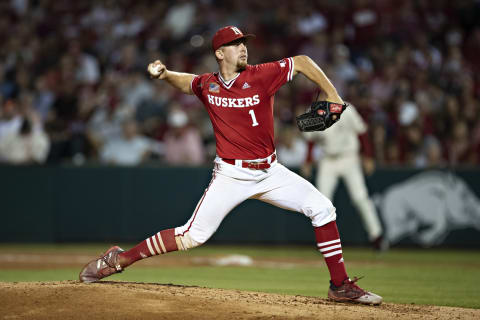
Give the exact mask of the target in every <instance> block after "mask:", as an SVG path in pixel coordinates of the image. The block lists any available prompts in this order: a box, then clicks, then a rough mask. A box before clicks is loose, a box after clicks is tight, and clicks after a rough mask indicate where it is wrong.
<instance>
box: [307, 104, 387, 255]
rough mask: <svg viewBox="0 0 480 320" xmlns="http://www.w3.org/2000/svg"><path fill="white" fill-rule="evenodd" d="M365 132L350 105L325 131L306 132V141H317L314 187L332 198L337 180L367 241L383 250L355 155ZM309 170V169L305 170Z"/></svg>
mask: <svg viewBox="0 0 480 320" xmlns="http://www.w3.org/2000/svg"><path fill="white" fill-rule="evenodd" d="M366 131H367V125H366V123H365V122H364V121H363V119H362V117H361V116H360V115H359V114H358V112H357V110H356V109H355V107H354V106H353V105H351V104H350V105H349V107H348V108H347V109H346V110H345V111H344V112H343V114H342V116H341V118H340V120H339V121H338V122H337V123H336V124H335V125H333V126H331V127H330V128H329V129H328V130H325V131H317V132H306V133H305V136H306V138H307V139H309V140H311V141H314V142H318V143H319V144H320V146H321V150H322V156H321V157H320V158H319V159H318V170H317V176H316V185H317V187H318V189H319V190H320V192H321V193H323V195H325V196H326V197H327V198H329V199H333V195H334V191H335V189H336V187H337V184H338V182H339V180H340V179H343V181H344V182H345V184H346V186H347V190H348V193H349V195H350V198H351V199H352V201H353V203H354V205H355V207H356V208H357V210H358V212H359V213H360V216H361V218H362V221H363V224H364V226H365V229H366V230H367V233H368V238H369V240H370V242H371V243H372V244H373V245H374V246H376V247H377V249H386V247H387V244H386V242H385V240H383V238H382V233H383V231H382V225H381V223H380V220H379V218H378V214H377V211H376V209H375V206H374V204H373V202H372V200H371V199H370V198H369V196H368V190H367V186H366V184H365V178H364V175H363V171H362V159H361V157H360V155H359V152H360V143H359V138H358V136H359V135H362V134H364V133H365V132H366ZM306 171H307V172H308V171H310V170H309V169H307V170H306Z"/></svg>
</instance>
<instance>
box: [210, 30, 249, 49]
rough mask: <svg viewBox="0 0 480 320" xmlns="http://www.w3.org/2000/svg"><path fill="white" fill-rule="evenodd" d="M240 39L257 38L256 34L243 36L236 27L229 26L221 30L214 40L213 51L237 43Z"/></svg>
mask: <svg viewBox="0 0 480 320" xmlns="http://www.w3.org/2000/svg"><path fill="white" fill-rule="evenodd" d="M240 38H245V39H247V40H248V39H252V38H255V35H254V34H243V33H242V31H240V29H238V28H237V27H234V26H227V27H223V28H221V29H219V30H218V31H217V32H216V33H215V35H214V36H213V39H212V47H213V51H216V50H217V49H218V48H220V47H221V46H223V45H224V44H227V43H229V42H232V41H235V40H237V39H240Z"/></svg>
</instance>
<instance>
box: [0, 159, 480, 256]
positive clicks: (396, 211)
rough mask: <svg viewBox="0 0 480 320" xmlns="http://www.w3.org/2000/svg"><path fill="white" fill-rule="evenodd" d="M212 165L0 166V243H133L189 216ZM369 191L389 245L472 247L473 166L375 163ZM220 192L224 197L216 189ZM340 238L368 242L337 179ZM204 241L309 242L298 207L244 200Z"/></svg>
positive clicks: (479, 175) (476, 211)
mask: <svg viewBox="0 0 480 320" xmlns="http://www.w3.org/2000/svg"><path fill="white" fill-rule="evenodd" d="M210 178H211V168H169V167H136V168H120V167H9V166H2V167H0V217H1V222H0V241H2V242H79V241H108V242H125V241H131V242H137V241H140V240H143V239H145V238H146V237H148V236H150V235H152V234H153V233H156V232H158V231H159V230H162V229H165V228H171V227H175V226H179V225H182V224H183V223H185V222H186V221H187V220H188V218H189V217H190V215H191V213H192V212H193V210H194V209H195V206H196V204H197V202H198V200H199V199H200V197H201V196H202V194H203V192H204V190H205V188H206V186H207V185H208V183H209V181H210ZM367 183H368V186H369V189H370V193H371V194H372V196H373V197H374V199H375V203H376V205H377V206H378V209H379V211H380V213H381V219H382V221H383V223H384V225H385V227H386V230H387V233H386V234H387V236H388V237H389V238H390V239H391V240H392V242H393V243H394V244H409V245H412V244H413V245H420V246H425V247H429V246H437V245H455V246H468V247H480V200H479V197H480V190H479V186H480V171H478V170H463V171H456V172H451V171H418V170H406V169H402V170H393V169H389V170H386V169H382V170H377V171H376V172H375V174H374V175H372V176H370V177H368V179H367ZM225 196H226V197H228V195H225ZM334 204H335V206H336V208H337V214H338V216H337V224H338V226H339V229H340V233H341V236H342V240H343V242H344V243H345V244H352V245H357V244H358V245H363V244H366V243H368V241H367V237H366V233H365V231H364V230H363V228H362V224H361V220H360V218H359V216H358V215H357V213H356V211H355V209H354V207H353V206H352V203H351V201H350V198H349V197H348V194H347V192H346V189H345V187H344V186H343V184H340V185H339V187H338V189H337V193H336V194H335V198H334ZM210 241H212V242H229V243H246V242H248V243H278V244H280V243H281V244H285V243H292V244H293V243H313V242H314V236H313V230H312V228H311V225H310V221H309V220H308V219H307V218H306V217H304V216H303V215H301V214H299V213H294V212H290V211H286V210H283V209H279V208H276V207H273V206H271V205H269V204H265V203H262V202H260V201H257V200H247V201H246V202H244V203H243V204H241V205H240V206H239V207H237V208H235V209H234V210H233V211H232V212H231V213H230V214H229V215H228V216H227V218H226V219H225V220H224V222H223V223H222V225H221V226H220V228H219V230H218V231H217V233H215V235H214V236H213V238H212V239H211V240H210Z"/></svg>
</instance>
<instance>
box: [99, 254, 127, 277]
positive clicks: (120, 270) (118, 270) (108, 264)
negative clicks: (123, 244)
mask: <svg viewBox="0 0 480 320" xmlns="http://www.w3.org/2000/svg"><path fill="white" fill-rule="evenodd" d="M111 254H113V251H112V252H110V253H109V254H107V255H104V256H102V257H101V258H102V260H103V261H104V262H105V264H106V265H107V266H109V267H110V268H114V269H115V270H116V271H117V272H122V271H123V268H122V267H120V265H119V268H117V266H116V265H115V264H114V265H111V264H110V263H109V262H108V259H107V257H108V256H110V255H111Z"/></svg>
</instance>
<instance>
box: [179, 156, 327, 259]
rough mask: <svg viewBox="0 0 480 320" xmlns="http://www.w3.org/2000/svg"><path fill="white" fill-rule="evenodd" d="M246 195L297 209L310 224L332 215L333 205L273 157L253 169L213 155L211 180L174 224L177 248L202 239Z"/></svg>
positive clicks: (194, 243) (321, 224)
mask: <svg viewBox="0 0 480 320" xmlns="http://www.w3.org/2000/svg"><path fill="white" fill-rule="evenodd" d="M266 159H267V158H266ZM258 160H260V161H261V160H265V159H258ZM247 199H258V200H261V201H264V202H268V203H271V204H273V205H275V206H277V207H280V208H283V209H287V210H292V211H296V212H301V213H303V214H304V215H306V216H307V217H308V218H310V219H311V222H312V225H313V226H314V227H320V226H323V225H325V224H327V223H329V222H331V221H334V220H335V219H336V212H335V207H334V206H333V204H332V202H331V201H330V200H329V199H328V198H326V197H325V196H324V195H323V194H321V193H320V192H319V191H318V190H317V189H316V188H315V187H314V186H313V185H312V184H311V183H310V182H308V181H307V180H305V179H303V178H302V177H300V176H299V175H297V174H296V173H294V172H292V171H290V170H288V169H287V168H286V167H284V166H283V165H281V164H279V163H278V162H277V161H274V162H272V163H271V167H270V168H268V169H264V170H253V169H248V168H242V167H241V161H238V160H237V165H232V164H228V163H226V162H223V161H222V160H221V159H220V158H218V157H217V159H215V167H214V169H213V175H212V180H211V181H210V184H209V186H208V187H207V189H206V190H205V192H204V194H203V196H202V198H201V199H200V201H199V202H198V204H197V207H196V208H195V211H194V212H193V215H192V217H191V218H190V219H189V220H188V221H187V223H186V224H185V225H183V226H181V227H177V228H175V238H176V240H177V244H179V249H180V250H187V249H190V248H193V247H196V246H199V245H201V244H203V243H205V242H206V241H207V240H208V239H209V238H210V237H211V236H212V235H213V234H214V233H215V231H216V230H217V228H218V227H219V226H220V223H221V222H222V220H223V219H224V218H225V217H226V216H227V214H228V213H229V212H230V211H231V210H232V209H233V208H235V207H236V206H237V205H239V204H240V203H242V202H243V201H245V200H247ZM245 231H247V230H245Z"/></svg>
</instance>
